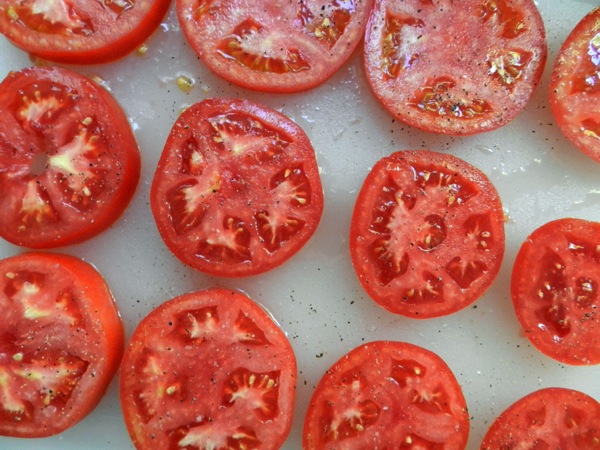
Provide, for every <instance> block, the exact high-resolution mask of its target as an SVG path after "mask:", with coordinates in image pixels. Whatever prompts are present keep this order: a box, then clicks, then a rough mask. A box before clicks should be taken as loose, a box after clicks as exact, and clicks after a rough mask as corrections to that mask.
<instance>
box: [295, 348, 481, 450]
mask: <svg viewBox="0 0 600 450" xmlns="http://www.w3.org/2000/svg"><path fill="white" fill-rule="evenodd" d="M468 436H469V415H468V411H467V405H466V403H465V399H464V397H463V393H462V390H461V388H460V385H459V384H458V381H457V380H456V378H455V377H454V374H453V373H452V371H451V370H450V368H449V367H448V366H447V365H446V363H445V362H444V361H443V360H442V359H441V358H440V357H439V356H438V355H436V354H435V353H432V352H430V351H429V350H425V349H424V348H421V347H417V346H415V345H412V344H407V343H404V342H391V341H377V342H372V343H368V344H364V345H362V346H360V347H358V348H355V349H354V350H352V351H351V352H350V353H348V354H347V355H345V356H343V357H342V358H341V359H340V360H339V361H337V362H336V363H335V364H334V365H333V366H332V367H331V368H330V369H329V370H327V372H326V373H325V375H324V376H323V378H322V379H321V381H320V382H319V384H318V385H317V388H316V390H315V392H314V394H313V396H312V398H311V401H310V403H309V406H308V411H307V413H306V419H305V422H304V434H303V448H304V449H305V450H316V449H319V450H325V449H327V450H334V449H344V450H353V449H356V450H364V449H407V450H408V449H425V448H427V449H445V450H452V449H457V450H458V449H460V450H462V449H464V448H465V447H466V445H467V439H468Z"/></svg>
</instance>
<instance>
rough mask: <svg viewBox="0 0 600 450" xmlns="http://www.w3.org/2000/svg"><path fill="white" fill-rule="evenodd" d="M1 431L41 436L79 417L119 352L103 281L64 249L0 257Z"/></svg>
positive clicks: (115, 318) (119, 334)
mask: <svg viewBox="0 0 600 450" xmlns="http://www.w3.org/2000/svg"><path fill="white" fill-rule="evenodd" d="M0 307H1V309H2V316H3V317H2V321H0V336H1V338H0V434H1V435H4V436H15V437H26V438H30V437H43V436H51V435H54V434H58V433H61V432H62V431H64V430H66V429H67V428H69V427H71V426H73V425H75V424H76V423H77V422H79V421H80V420H82V419H83V418H84V417H85V416H86V415H87V414H88V413H89V412H90V411H92V410H93V409H94V407H95V406H96V405H97V404H98V402H99V401H100V399H101V398H102V396H103V394H104V392H105V391H106V388H107V387H108V385H109V383H110V381H111V380H112V378H113V376H114V374H115V372H116V370H117V368H118V366H119V363H120V361H121V355H122V353H123V325H122V323H121V319H120V316H119V313H118V310H117V307H116V305H115V302H114V299H113V297H112V295H111V293H110V291H109V288H108V286H107V285H106V283H105V282H104V280H103V279H102V277H101V276H100V274H99V273H98V272H97V271H96V270H95V269H94V268H93V267H92V266H90V265H89V264H87V263H85V262H83V261H81V260H79V259H77V258H74V257H71V256H67V255H58V254H51V253H24V254H21V255H18V256H13V257H10V258H6V259H3V260H1V261H0Z"/></svg>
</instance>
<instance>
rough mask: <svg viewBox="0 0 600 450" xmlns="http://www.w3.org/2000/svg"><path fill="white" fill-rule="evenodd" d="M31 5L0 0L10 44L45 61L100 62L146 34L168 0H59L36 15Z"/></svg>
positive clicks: (0, 28) (1, 27) (0, 20)
mask: <svg viewBox="0 0 600 450" xmlns="http://www.w3.org/2000/svg"><path fill="white" fill-rule="evenodd" d="M31 3H32V1H31V0H29V1H28V0H24V1H23V0H22V1H19V2H15V1H12V0H0V32H1V33H2V34H4V35H5V36H6V37H7V38H8V39H9V40H10V41H12V43H13V44H14V45H16V46H17V47H19V48H21V49H22V50H24V51H26V52H29V53H31V54H33V55H36V56H38V57H40V58H44V59H47V60H50V61H55V62H61V63H68V64H100V63H108V62H111V61H115V60H117V59H119V58H122V57H124V56H126V55H127V54H129V53H130V52H132V51H133V50H134V49H135V48H136V47H138V46H139V45H141V44H142V43H143V41H144V40H146V39H147V38H148V37H150V35H151V34H152V33H153V32H154V30H155V29H156V28H157V27H158V25H159V24H160V22H161V20H162V19H163V17H164V16H165V14H166V12H167V10H168V8H169V5H170V3H171V0H135V1H131V0H128V1H126V2H122V3H125V4H126V6H120V5H118V2H112V1H111V2H108V1H106V0H103V1H96V0H83V1H78V2H69V3H68V4H67V2H66V1H65V0H58V1H55V2H54V4H48V5H41V10H40V11H39V12H37V13H34V12H33V11H32V8H33V7H34V6H35V5H32V4H31ZM38 7H39V6H38ZM44 7H46V8H47V10H46V11H43V8H44Z"/></svg>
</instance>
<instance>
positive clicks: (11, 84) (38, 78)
mask: <svg viewBox="0 0 600 450" xmlns="http://www.w3.org/2000/svg"><path fill="white" fill-rule="evenodd" d="M139 174H140V155H139V150H138V147H137V143H136V141H135V138H134V136H133V133H132V131H131V128H130V126H129V123H128V121H127V118H126V117H125V115H124V113H123V111H122V110H121V108H120V106H119V105H118V104H117V102H116V101H115V100H114V99H113V98H112V96H111V95H110V94H109V93H108V92H106V90H105V89H103V88H102V87H100V86H98V85H97V84H96V83H94V82H92V81H90V80H88V79H86V78H84V77H82V76H81V75H78V74H77V73H75V72H71V71H69V70H66V69H61V68H43V67H37V68H29V69H24V70H22V71H20V72H13V73H11V74H9V75H8V77H7V78H6V79H5V80H4V81H3V82H2V84H0V192H2V195H1V196H0V210H1V211H2V214H1V215H0V236H2V237H3V238H5V239H6V240H8V241H10V242H12V243H14V244H17V245H22V246H25V247H32V248H50V247H58V246H62V245H67V244H73V243H76V242H80V241H83V240H85V239H89V238H91V237H92V236H95V235H97V234H98V233H100V232H101V231H103V230H105V229H106V228H108V227H109V226H110V225H112V224H113V223H114V222H115V221H116V220H117V218H118V217H119V216H120V215H121V213H122V212H123V211H124V210H125V208H126V207H127V205H128V204H129V202H130V200H131V198H132V196H133V194H134V192H135V189H136V186H137V183H138V179H139Z"/></svg>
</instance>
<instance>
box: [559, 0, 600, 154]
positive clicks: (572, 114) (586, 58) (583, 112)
mask: <svg viewBox="0 0 600 450" xmlns="http://www.w3.org/2000/svg"><path fill="white" fill-rule="evenodd" d="M599 22H600V7H597V8H595V9H593V10H592V11H590V12H589V13H588V14H587V15H586V16H585V17H584V18H583V19H581V21H580V22H579V23H578V24H577V26H576V27H575V29H574V30H573V31H572V32H571V34H570V35H569V36H568V37H567V39H566V40H565V42H564V44H563V45H562V47H561V48H560V50H559V52H558V56H557V58H556V61H555V63H554V68H553V70H552V75H551V78H550V105H551V107H552V113H553V114H554V117H555V119H556V122H557V123H558V125H559V127H560V129H561V130H562V132H563V134H564V135H565V136H566V137H567V138H568V139H569V140H570V141H571V142H572V143H573V144H575V145H576V146H577V147H578V148H579V149H580V150H581V151H582V152H584V153H585V154H587V155H588V156H590V157H591V158H593V159H594V160H596V161H599V162H600V29H599V28H598V23H599Z"/></svg>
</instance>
